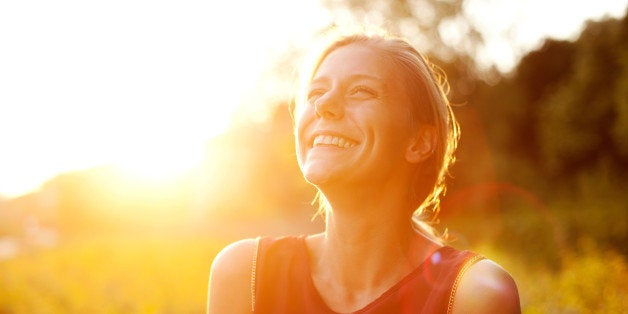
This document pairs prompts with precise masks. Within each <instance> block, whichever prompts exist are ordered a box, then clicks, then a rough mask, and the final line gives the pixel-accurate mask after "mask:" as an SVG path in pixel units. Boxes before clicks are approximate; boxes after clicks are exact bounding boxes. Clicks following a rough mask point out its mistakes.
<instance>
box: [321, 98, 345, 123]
mask: <svg viewBox="0 0 628 314" xmlns="http://www.w3.org/2000/svg"><path fill="white" fill-rule="evenodd" d="M341 98H342V97H340V95H336V93H334V92H333V91H329V92H328V93H326V94H325V95H323V96H321V97H320V98H318V99H317V100H316V101H315V102H314V109H315V110H316V115H317V116H318V117H321V118H324V119H341V118H342V117H343V116H344V106H343V104H342V99H341Z"/></svg>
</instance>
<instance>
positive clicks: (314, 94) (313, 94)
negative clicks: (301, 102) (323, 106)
mask: <svg viewBox="0 0 628 314" xmlns="http://www.w3.org/2000/svg"><path fill="white" fill-rule="evenodd" d="M323 93H324V91H323V90H321V89H314V90H311V91H310V92H308V94H307V100H308V101H309V102H314V101H316V100H317V99H318V98H320V97H321V96H322V95H323Z"/></svg>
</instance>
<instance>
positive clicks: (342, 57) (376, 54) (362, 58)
mask: <svg viewBox="0 0 628 314" xmlns="http://www.w3.org/2000/svg"><path fill="white" fill-rule="evenodd" d="M395 70H396V69H395V64H394V63H393V62H391V59H390V57H388V56H387V55H386V54H385V53H384V52H383V51H381V50H379V49H375V48H373V47H369V46H366V45H360V44H349V45H346V46H342V47H339V48H336V49H334V50H333V51H331V52H330V53H329V54H327V56H326V57H325V58H324V59H323V60H322V61H321V62H320V64H319V66H318V68H317V69H316V71H315V72H314V75H313V76H312V80H316V79H317V78H320V77H325V76H328V75H332V74H333V75H347V76H348V75H351V76H363V77H369V76H370V77H373V78H376V79H381V80H385V79H389V78H390V76H391V74H392V73H393V72H394V71H395Z"/></svg>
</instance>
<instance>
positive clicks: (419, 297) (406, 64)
mask: <svg viewBox="0 0 628 314" xmlns="http://www.w3.org/2000/svg"><path fill="white" fill-rule="evenodd" d="M303 73H304V74H303V76H302V79H303V84H302V87H301V91H300V93H299V96H298V97H297V99H296V106H295V107H296V108H295V114H294V116H295V141H296V153H297V159H298V163H299V166H300V168H301V172H302V173H303V176H304V178H305V180H306V181H308V182H309V183H311V184H312V185H313V186H315V187H316V188H317V189H318V193H319V199H320V201H321V203H320V205H321V206H320V207H321V210H322V211H323V215H324V216H325V231H324V232H323V233H319V234H313V235H299V236H287V237H258V238H257V239H246V240H242V241H239V242H236V243H234V244H232V245H229V246H228V247H226V248H225V249H223V250H222V251H221V252H220V253H219V254H218V256H216V258H215V259H214V262H213V265H212V270H211V274H210V283H209V298H208V312H209V313H246V312H250V311H252V312H254V313H353V312H356V313H358V312H359V313H497V312H499V313H518V312H520V308H519V296H518V292H517V287H516V285H515V282H514V281H513V279H512V278H511V276H510V275H509V274H508V273H507V272H506V271H505V270H504V269H502V268H501V267H500V266H499V265H497V264H495V263H494V262H492V261H490V260H488V259H486V258H484V257H483V256H481V255H479V254H477V253H475V252H470V251H460V250H456V249H454V248H452V247H450V246H447V245H446V243H445V240H444V239H443V238H441V237H439V236H438V235H437V234H436V233H435V232H434V231H433V230H432V229H431V228H430V227H429V225H428V223H429V221H427V219H426V217H427V218H428V219H429V218H432V219H433V218H435V215H436V213H437V212H438V205H439V201H438V200H439V198H440V196H441V194H442V192H443V191H444V185H445V178H446V176H447V171H448V167H449V166H450V164H451V163H453V160H454V152H455V149H456V146H457V140H458V135H459V130H458V124H457V122H456V119H455V117H454V115H453V112H452V109H451V106H450V104H449V101H448V99H447V95H446V92H445V90H446V82H445V81H444V79H443V78H442V77H441V76H440V72H439V71H438V70H437V67H436V66H434V65H432V64H431V63H429V62H428V61H427V60H426V59H425V58H424V57H423V55H422V54H420V53H419V52H418V51H417V50H416V49H415V48H414V47H412V46H411V45H410V44H409V43H408V42H407V41H406V40H405V39H402V38H397V37H393V36H389V35H386V34H370V33H365V32H358V33H353V34H349V35H342V36H339V37H332V41H331V42H330V43H329V44H328V45H326V46H325V47H324V48H323V49H322V51H317V58H315V59H314V61H313V64H312V65H311V66H310V67H307V68H305V69H304V72H303Z"/></svg>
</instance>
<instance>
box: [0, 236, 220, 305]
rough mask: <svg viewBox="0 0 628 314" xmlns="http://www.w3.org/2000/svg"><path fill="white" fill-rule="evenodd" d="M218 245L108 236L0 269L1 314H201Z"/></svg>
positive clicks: (9, 262)
mask: <svg viewBox="0 0 628 314" xmlns="http://www.w3.org/2000/svg"><path fill="white" fill-rule="evenodd" d="M223 245H224V243H219V242H218V241H216V240H211V241H203V240H201V239H199V238H191V237H178V236H174V237H170V238H168V237H166V236H165V235H161V236H152V237H151V236H145V235H144V236H138V235H128V236H121V235H115V236H111V235H110V236H104V237H92V238H87V239H81V240H78V239H77V240H73V241H70V242H68V243H63V244H61V245H60V246H59V247H56V248H54V249H49V250H44V251H33V252H30V253H29V254H25V255H22V256H18V257H16V258H14V259H10V260H5V261H0V283H1V284H0V313H203V312H204V310H205V303H206V293H207V282H208V275H209V269H210V265H211V261H212V257H213V256H214V255H215V254H216V253H217V252H218V250H219V249H220V248H221V247H222V246H223Z"/></svg>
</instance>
